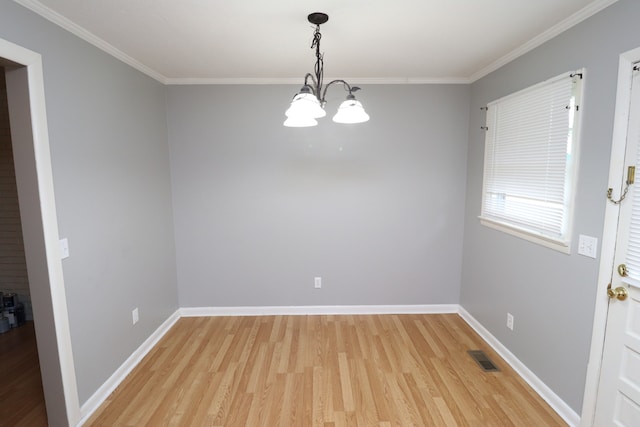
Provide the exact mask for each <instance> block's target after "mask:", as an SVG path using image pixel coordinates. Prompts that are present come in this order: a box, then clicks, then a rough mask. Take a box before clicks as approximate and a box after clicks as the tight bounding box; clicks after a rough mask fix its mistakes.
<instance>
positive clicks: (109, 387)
mask: <svg viewBox="0 0 640 427" xmlns="http://www.w3.org/2000/svg"><path fill="white" fill-rule="evenodd" d="M178 319H180V310H176V312H175V313H173V314H172V315H171V316H169V318H168V319H167V320H165V321H164V322H163V323H162V324H161V325H160V326H159V327H158V329H156V330H155V331H154V332H153V333H152V334H151V336H149V338H147V339H146V340H145V341H144V342H143V343H142V345H140V347H138V348H137V349H136V351H134V352H133V353H132V354H131V356H129V358H128V359H127V360H125V361H124V363H123V364H122V365H120V367H119V368H118V369H117V370H116V371H115V372H114V373H113V375H111V376H110V377H109V379H107V381H105V383H104V384H102V386H101V387H100V388H99V389H98V390H97V391H96V392H95V393H93V395H92V396H91V397H90V398H89V399H88V400H87V401H86V402H85V403H84V404H83V405H82V406H81V407H80V417H81V418H80V422H79V423H78V425H79V426H81V425H83V424H84V423H85V422H87V420H88V419H89V418H90V417H91V415H93V413H94V412H95V411H96V410H97V409H98V408H99V407H100V405H102V403H103V402H104V401H105V400H106V399H107V397H109V395H110V394H111V393H113V391H114V390H115V389H116V387H118V386H119V385H120V383H121V382H122V381H123V380H124V379H125V378H126V376H127V375H129V373H130V372H131V371H132V370H133V368H135V367H136V366H138V364H139V363H140V361H142V359H143V358H144V357H145V356H146V355H147V353H149V351H151V349H152V348H153V347H154V346H155V345H156V344H157V343H158V341H160V339H161V338H162V337H163V336H164V335H165V334H166V333H167V332H168V331H169V329H171V327H172V326H173V325H174V324H175V323H176V322H177V321H178Z"/></svg>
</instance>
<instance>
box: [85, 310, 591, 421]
mask: <svg viewBox="0 0 640 427" xmlns="http://www.w3.org/2000/svg"><path fill="white" fill-rule="evenodd" d="M443 313H458V314H459V315H460V317H462V318H463V319H464V320H465V321H466V322H467V323H468V324H469V326H471V328H473V329H474V330H475V331H476V332H477V333H478V335H480V337H481V338H482V339H483V340H485V341H486V342H487V344H489V345H490V346H491V347H492V348H493V349H494V350H495V351H496V352H497V353H498V354H499V355H500V356H501V357H502V358H503V359H504V360H505V361H506V362H507V363H508V364H509V365H510V366H511V367H512V368H513V369H514V370H515V371H516V372H517V373H518V374H519V375H520V376H521V377H522V378H523V379H524V380H525V381H526V382H527V383H528V384H529V385H530V386H531V388H533V389H534V390H535V392H536V393H538V394H539V395H540V397H542V399H544V400H545V401H546V402H547V403H548V404H549V406H551V407H552V408H553V409H554V410H555V411H556V412H557V413H558V415H560V416H561V417H562V418H563V419H564V420H565V421H566V422H567V424H569V425H570V426H572V427H573V426H578V425H579V424H580V416H579V415H578V414H577V413H576V412H575V411H574V410H573V409H571V408H570V407H569V406H568V405H567V404H566V403H565V402H564V401H563V400H562V399H561V398H560V397H559V396H558V395H557V394H555V393H554V392H553V391H552V390H551V389H550V388H549V387H548V386H547V385H546V384H545V383H543V382H542V380H540V379H539V378H538V377H537V376H536V375H535V374H534V373H533V372H531V370H529V368H527V367H526V366H525V365H524V364H523V363H522V362H521V361H520V360H519V359H518V358H517V357H515V356H514V355H513V353H511V352H510V351H509V350H508V349H507V348H506V347H505V346H504V345H503V344H502V343H501V342H500V341H498V339H497V338H496V337H494V336H493V335H492V334H491V333H490V332H489V331H488V330H487V329H486V328H485V327H484V326H482V325H481V324H480V322H478V321H477V320H476V319H475V318H474V317H473V316H471V314H469V312H467V311H466V310H465V309H464V308H462V307H461V306H459V305H458V304H434V305H339V306H272V307H183V308H179V309H178V310H177V311H176V312H175V313H173V314H172V315H171V316H170V317H169V318H168V319H167V320H166V321H165V322H164V323H163V324H162V325H160V327H159V328H158V329H157V330H156V331H155V332H154V333H153V334H152V335H151V336H150V337H149V338H147V340H145V342H144V343H142V345H141V346H140V347H139V348H138V349H137V350H136V351H135V352H134V353H133V354H132V355H131V356H130V357H129V358H128V359H127V360H126V361H125V362H124V363H123V364H122V366H120V367H119V368H118V369H117V370H116V371H115V372H114V373H113V375H111V377H109V379H108V380H107V381H106V382H105V383H104V384H103V385H102V386H101V387H100V388H99V389H98V390H97V391H96V392H95V393H94V394H93V396H91V397H90V398H89V400H87V402H85V404H84V405H82V407H81V408H80V414H81V417H82V418H81V420H80V423H79V424H78V425H79V426H82V425H83V424H84V423H85V422H86V421H87V420H88V419H89V418H90V417H91V415H92V414H93V413H94V412H95V411H96V410H97V409H98V408H99V407H100V405H101V404H102V403H103V402H104V401H105V400H106V399H107V397H109V395H110V394H111V393H112V392H113V390H115V389H116V387H118V385H120V383H121V382H122V381H123V380H124V379H125V377H126V376H127V375H128V374H129V373H130V372H131V371H132V370H133V369H134V368H135V367H136V366H137V365H138V364H139V363H140V361H141V360H142V359H143V358H144V357H145V356H146V355H147V353H149V351H150V350H151V349H152V348H153V347H154V346H155V345H156V344H157V343H158V341H160V339H161V338H162V337H163V336H164V335H165V334H166V333H167V331H168V330H169V329H171V327H172V326H173V325H174V324H175V323H176V322H177V321H178V319H179V318H180V317H208V316H273V315H332V314H354V315H358V314H443Z"/></svg>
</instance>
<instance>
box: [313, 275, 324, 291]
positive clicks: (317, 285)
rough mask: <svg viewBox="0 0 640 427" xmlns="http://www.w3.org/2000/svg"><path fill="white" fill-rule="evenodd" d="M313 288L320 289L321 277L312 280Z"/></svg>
mask: <svg viewBox="0 0 640 427" xmlns="http://www.w3.org/2000/svg"><path fill="white" fill-rule="evenodd" d="M313 286H314V287H315V288H316V289H320V288H321V287H322V277H316V278H315V279H313Z"/></svg>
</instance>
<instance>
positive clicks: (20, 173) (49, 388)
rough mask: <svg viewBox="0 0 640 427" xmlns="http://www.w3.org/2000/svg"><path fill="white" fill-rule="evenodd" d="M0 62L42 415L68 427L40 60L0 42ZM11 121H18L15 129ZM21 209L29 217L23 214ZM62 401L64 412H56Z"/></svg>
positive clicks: (67, 372)
mask: <svg viewBox="0 0 640 427" xmlns="http://www.w3.org/2000/svg"><path fill="white" fill-rule="evenodd" d="M0 58H2V59H4V60H8V61H9V65H8V66H7V71H6V75H7V92H8V95H9V96H8V98H9V115H10V118H11V120H12V121H11V127H12V132H11V133H12V139H13V145H14V159H15V163H16V179H17V180H18V194H19V198H20V199H21V200H20V210H21V216H23V214H24V215H25V216H26V217H28V223H25V221H24V220H23V225H25V226H27V227H29V229H28V231H29V232H28V233H24V239H25V255H26V258H27V270H28V274H29V280H30V281H31V280H32V279H34V282H36V283H37V285H41V286H34V287H32V286H31V285H30V288H31V289H32V294H33V300H34V301H33V302H34V309H36V310H37V307H36V306H35V305H36V303H38V304H40V306H41V307H42V309H41V310H39V311H36V310H34V317H36V316H37V318H36V321H37V324H36V339H37V343H38V350H39V354H40V356H39V357H40V360H41V362H40V366H41V370H42V379H43V388H44V394H45V401H46V402H47V413H48V416H49V422H50V423H59V422H60V421H62V420H66V421H67V424H68V425H71V426H73V425H76V424H77V423H78V422H79V420H80V404H79V398H78V389H77V383H76V376H75V366H74V362H73V354H72V347H71V333H70V328H69V317H68V312H67V300H66V293H65V287H64V278H63V271H62V261H61V258H60V253H59V243H58V241H59V236H58V220H57V214H56V205H55V198H54V191H53V173H52V168H51V153H50V149H49V133H48V127H47V116H46V107H45V92H44V75H43V69H42V58H41V56H40V54H38V53H35V52H33V51H31V50H28V49H26V48H23V47H21V46H18V45H16V44H13V43H11V42H8V41H6V40H3V39H0ZM11 63H13V64H11ZM13 65H15V67H14V66H13ZM9 82H11V85H9ZM11 93H13V94H14V95H15V96H13V97H12V96H11ZM13 118H16V119H17V120H16V123H15V124H14V122H13ZM14 131H15V135H16V136H15V137H14ZM16 147H17V149H16ZM21 187H22V190H23V191H22V193H21ZM23 203H24V204H25V205H26V206H23ZM24 207H27V208H28V212H23V210H24ZM29 249H31V250H29ZM30 260H31V261H32V262H31V263H30V262H29V261H30ZM30 264H31V265H30ZM47 285H48V286H47ZM34 288H35V291H34ZM38 324H40V327H39V326H38ZM39 330H40V333H38V331H39ZM45 332H46V333H45ZM43 362H44V363H43ZM61 400H63V401H64V408H59V407H57V403H58V402H60V401H61ZM63 411H64V412H63Z"/></svg>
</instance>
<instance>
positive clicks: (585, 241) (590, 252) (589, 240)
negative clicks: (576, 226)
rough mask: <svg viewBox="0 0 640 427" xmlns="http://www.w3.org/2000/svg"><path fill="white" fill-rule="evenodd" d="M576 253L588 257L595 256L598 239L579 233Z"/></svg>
mask: <svg viewBox="0 0 640 427" xmlns="http://www.w3.org/2000/svg"><path fill="white" fill-rule="evenodd" d="M578 253H579V254H580V255H584V256H588V257H589V258H595V257H596V256H597V253H598V239H597V238H595V237H591V236H585V235H584V234H581V235H580V239H579V240H578Z"/></svg>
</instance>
